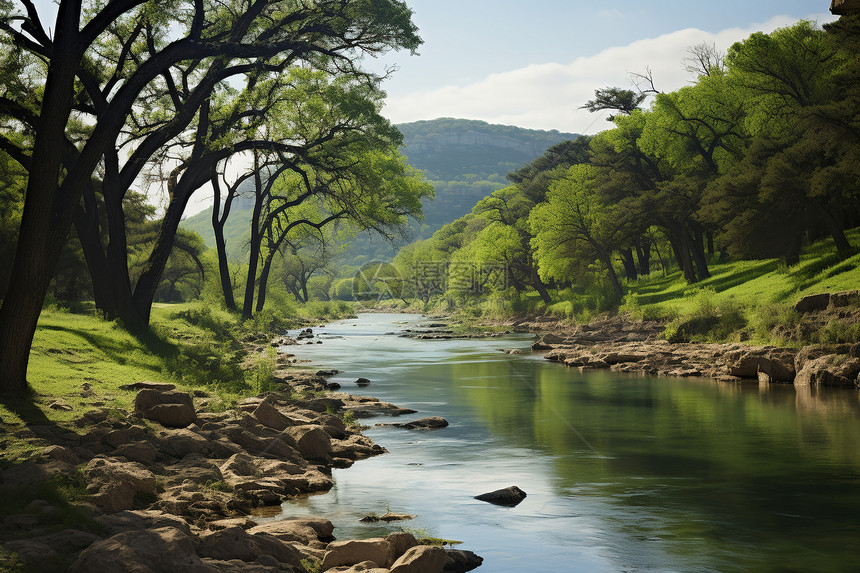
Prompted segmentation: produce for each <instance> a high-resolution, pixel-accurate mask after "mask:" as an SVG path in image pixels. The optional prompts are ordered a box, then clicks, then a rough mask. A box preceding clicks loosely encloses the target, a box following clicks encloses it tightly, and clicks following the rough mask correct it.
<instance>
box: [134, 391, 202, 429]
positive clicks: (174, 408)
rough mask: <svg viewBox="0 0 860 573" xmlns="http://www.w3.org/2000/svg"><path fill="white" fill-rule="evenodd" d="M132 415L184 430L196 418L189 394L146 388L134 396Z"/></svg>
mask: <svg viewBox="0 0 860 573" xmlns="http://www.w3.org/2000/svg"><path fill="white" fill-rule="evenodd" d="M134 413H135V415H137V416H141V417H143V418H146V419H147V420H152V421H154V422H158V423H160V424H161V425H163V426H168V427H172V428H184V427H186V426H188V425H190V424H191V423H193V422H194V420H195V418H196V412H195V411H194V403H193V401H192V398H191V394H188V393H187V392H174V391H168V392H160V391H158V390H152V389H147V388H144V389H143V390H140V391H139V392H138V393H137V396H135V398H134Z"/></svg>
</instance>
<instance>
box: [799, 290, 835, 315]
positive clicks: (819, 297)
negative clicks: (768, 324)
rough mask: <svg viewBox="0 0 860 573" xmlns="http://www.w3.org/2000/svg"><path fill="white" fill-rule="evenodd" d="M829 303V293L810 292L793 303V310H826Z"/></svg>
mask: <svg viewBox="0 0 860 573" xmlns="http://www.w3.org/2000/svg"><path fill="white" fill-rule="evenodd" d="M829 304H830V293H826V292H825V293H821V294H811V295H807V296H805V297H803V298H801V299H800V300H799V301H797V302H796V303H795V305H794V310H796V311H797V312H799V313H800V314H806V313H808V312H815V311H818V310H826V309H827V306H828V305H829Z"/></svg>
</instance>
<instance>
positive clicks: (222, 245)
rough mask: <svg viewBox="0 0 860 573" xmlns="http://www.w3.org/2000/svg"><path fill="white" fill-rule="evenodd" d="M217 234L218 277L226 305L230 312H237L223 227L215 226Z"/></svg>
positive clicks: (214, 229) (213, 227)
mask: <svg viewBox="0 0 860 573" xmlns="http://www.w3.org/2000/svg"><path fill="white" fill-rule="evenodd" d="M212 229H213V231H214V232H215V250H216V251H217V252H218V276H219V277H220V279H221V292H223V293H224V304H225V305H226V306H227V308H228V309H230V310H236V298H235V296H234V295H233V282H232V281H231V280H230V263H229V261H228V260H227V244H226V241H225V240H224V227H223V225H213V226H212Z"/></svg>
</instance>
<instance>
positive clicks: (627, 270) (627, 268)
mask: <svg viewBox="0 0 860 573" xmlns="http://www.w3.org/2000/svg"><path fill="white" fill-rule="evenodd" d="M620 254H621V263H622V264H623V265H624V274H626V275H627V282H630V281H635V280H636V279H637V278H639V277H638V274H637V273H636V261H634V260H633V249H631V248H630V247H628V248H626V249H622V250H621V251H620Z"/></svg>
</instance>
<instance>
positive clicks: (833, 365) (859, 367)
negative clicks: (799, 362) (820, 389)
mask: <svg viewBox="0 0 860 573" xmlns="http://www.w3.org/2000/svg"><path fill="white" fill-rule="evenodd" d="M858 374H860V358H849V357H847V356H844V355H836V354H829V355H825V356H822V357H820V358H816V359H814V360H810V361H807V362H806V364H805V365H804V366H803V369H802V370H801V371H800V372H798V373H797V377H796V378H795V380H794V385H795V386H836V387H845V388H854V387H856V385H857V377H858Z"/></svg>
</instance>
